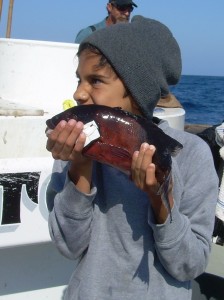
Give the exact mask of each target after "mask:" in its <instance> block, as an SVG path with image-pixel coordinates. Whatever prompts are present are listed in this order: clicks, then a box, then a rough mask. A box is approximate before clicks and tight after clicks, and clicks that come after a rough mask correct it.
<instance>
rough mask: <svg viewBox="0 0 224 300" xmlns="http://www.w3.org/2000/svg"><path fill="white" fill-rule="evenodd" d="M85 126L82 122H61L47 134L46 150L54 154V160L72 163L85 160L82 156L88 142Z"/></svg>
mask: <svg viewBox="0 0 224 300" xmlns="http://www.w3.org/2000/svg"><path fill="white" fill-rule="evenodd" d="M83 126H84V125H83V123H82V122H77V121H75V120H69V121H68V122H66V121H61V122H60V123H59V124H58V125H57V126H56V127H55V129H54V130H52V131H51V132H50V133H48V134H47V136H48V140H47V145H46V148H47V150H48V151H50V152H51V153H52V156H53V158H54V159H61V160H72V161H74V160H77V161H79V160H80V159H84V157H83V156H82V154H81V152H82V149H83V147H84V144H85V140H86V136H85V134H84V133H83Z"/></svg>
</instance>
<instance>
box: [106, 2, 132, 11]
mask: <svg viewBox="0 0 224 300" xmlns="http://www.w3.org/2000/svg"><path fill="white" fill-rule="evenodd" d="M111 4H112V5H113V6H114V7H116V9H117V10H119V11H127V10H128V11H129V12H132V11H133V9H134V8H133V6H132V5H117V4H115V3H111Z"/></svg>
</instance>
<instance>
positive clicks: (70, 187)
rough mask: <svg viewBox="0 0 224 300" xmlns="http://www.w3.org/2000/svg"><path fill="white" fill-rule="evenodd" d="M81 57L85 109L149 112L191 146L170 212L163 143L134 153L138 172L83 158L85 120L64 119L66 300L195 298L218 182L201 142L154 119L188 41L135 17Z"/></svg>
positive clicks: (61, 217) (83, 47) (56, 223)
mask: <svg viewBox="0 0 224 300" xmlns="http://www.w3.org/2000/svg"><path fill="white" fill-rule="evenodd" d="M77 55H78V58H79V63H78V67H77V71H76V73H77V77H78V79H79V81H78V86H77V90H76V91H75V93H74V99H75V100H76V101H77V103H78V105H88V104H96V105H107V106H109V107H121V108H122V109H124V110H126V111H129V112H130V113H134V114H137V115H140V116H143V117H145V118H147V119H148V120H150V121H153V122H154V124H156V125H157V126H158V127H159V128H160V129H162V130H163V131H164V132H165V133H166V134H168V135H170V136H171V137H172V138H174V139H176V140H177V141H178V142H179V143H181V144H182V145H183V149H182V150H181V151H180V152H179V153H178V154H177V156H175V157H173V158H172V172H171V177H169V178H170V180H169V185H168V187H169V188H168V199H169V200H168V203H169V205H170V207H171V211H170V210H169V209H168V208H167V205H166V203H164V201H163V197H162V195H161V194H160V193H158V191H159V190H160V184H159V179H158V177H157V176H158V172H157V171H158V166H157V165H156V164H155V163H153V162H154V160H153V156H154V155H155V151H156V149H155V146H154V145H149V144H147V143H143V144H142V145H141V147H140V149H139V150H138V151H135V152H134V154H133V157H132V166H131V176H128V175H127V174H125V173H123V172H122V171H120V170H118V169H115V168H113V167H111V166H108V165H105V164H102V163H99V162H96V161H92V160H91V159H90V158H87V157H84V156H83V155H82V150H83V147H84V143H85V139H86V136H85V133H84V132H83V126H84V125H83V123H81V122H80V121H78V122H77V121H75V120H69V121H67V122H66V121H61V122H60V123H59V124H58V125H57V126H56V127H55V129H54V130H53V131H51V132H49V134H48V140H47V145H46V147H47V149H48V151H50V152H51V153H52V156H53V158H54V159H55V163H54V168H53V173H52V176H51V180H50V183H49V185H48V188H47V204H48V207H49V210H50V213H49V230H50V235H51V238H52V241H53V242H54V244H55V245H56V247H57V248H58V249H59V251H60V253H62V254H63V255H64V256H66V257H67V258H69V259H72V260H76V263H77V265H76V267H75V270H74V273H73V275H72V276H71V279H70V282H69V284H68V287H67V289H66V295H65V299H66V300H78V299H80V300H93V299H97V300H118V299H123V300H136V299H138V300H150V299H156V300H170V299H172V300H180V299H181V300H190V299H191V294H192V292H191V280H192V279H194V278H196V277H197V276H199V275H200V274H201V273H203V272H204V270H205V268H206V266H207V263H208V259H209V254H210V249H211V243H212V232H213V227H214V218H215V208H216V203H217V197H218V178H217V174H216V171H215V167H214V162H213V158H212V155H211V151H210V149H209V147H208V145H207V144H206V143H205V142H204V141H203V140H202V139H201V138H199V137H198V136H196V135H193V134H190V133H188V132H185V131H182V130H177V129H174V128H171V127H169V125H168V123H167V121H165V120H160V119H158V118H154V117H153V111H154V108H155V106H156V105H157V102H158V101H159V99H160V97H161V95H162V96H165V95H167V94H169V85H174V84H176V83H177V82H178V80H179V78H180V75H181V54H180V49H179V46H178V44H177V42H176V40H175V38H174V37H173V35H172V33H171V32H170V30H169V29H168V28H167V27H166V26H165V25H163V24H162V23H160V22H158V21H156V20H152V19H148V18H144V17H142V16H134V17H133V18H132V20H131V22H130V23H119V24H115V25H114V26H109V27H108V28H104V29H102V30H99V31H95V32H94V33H93V34H91V35H90V36H89V37H87V38H86V39H85V40H84V41H83V42H82V43H81V44H80V45H79V50H78V54H77ZM149 130H150V129H149ZM124 138H125V137H124ZM161 143H162V141H161ZM166 183H167V182H166ZM171 214H172V222H171Z"/></svg>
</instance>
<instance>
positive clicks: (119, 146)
mask: <svg viewBox="0 0 224 300" xmlns="http://www.w3.org/2000/svg"><path fill="white" fill-rule="evenodd" d="M70 119H75V120H76V121H81V122H83V123H84V124H87V123H90V122H91V121H94V122H95V124H96V125H97V127H98V130H99V137H98V138H97V139H95V140H93V141H92V142H90V143H89V144H88V145H87V146H85V147H84V148H83V155H84V156H86V157H89V158H92V159H93V160H96V161H98V162H100V163H104V164H108V165H110V166H113V167H115V168H117V169H119V170H121V171H123V172H125V173H130V169H131V161H132V156H133V153H134V151H136V150H139V149H140V146H141V144H142V143H144V142H147V143H148V144H151V145H154V146H155V147H156V151H155V153H154V155H153V163H155V165H156V172H157V174H159V176H158V177H159V179H158V178H157V180H158V181H159V183H160V184H161V189H160V194H161V195H165V202H166V205H167V207H168V209H169V211H170V213H171V209H170V205H169V201H168V188H169V182H170V178H171V175H170V174H171V166H172V159H171V157H172V156H176V155H177V154H178V152H179V151H180V150H181V149H182V148H183V146H182V145H181V144H180V143H179V142H178V141H176V140H175V139H173V138H172V137H170V136H168V135H167V134H165V133H164V132H163V130H161V129H160V128H159V127H158V126H157V125H156V124H155V123H153V121H151V120H147V119H145V118H144V117H141V116H138V115H134V114H132V113H129V112H127V111H124V110H122V109H121V108H119V107H115V108H111V107H108V106H103V105H95V104H90V105H80V106H74V107H72V108H69V109H67V110H65V111H64V112H62V113H59V114H57V115H55V116H54V117H52V118H51V119H48V120H47V121H46V124H47V127H48V129H54V128H55V126H56V125H57V124H58V123H59V122H60V121H61V120H65V121H68V120H70ZM161 174H162V175H161ZM170 216H171V214H170ZM171 220H172V217H171Z"/></svg>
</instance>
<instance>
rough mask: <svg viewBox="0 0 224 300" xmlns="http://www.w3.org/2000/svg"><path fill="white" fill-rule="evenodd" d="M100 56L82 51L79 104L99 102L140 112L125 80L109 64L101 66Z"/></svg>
mask: <svg viewBox="0 0 224 300" xmlns="http://www.w3.org/2000/svg"><path fill="white" fill-rule="evenodd" d="M99 59H100V56H99V55H97V54H95V53H92V52H90V51H89V50H84V51H82V53H81V55H80V57H79V65H78V68H77V77H78V78H79V83H78V87H77V90H76V91H75V93H74V99H75V100H76V101H77V102H78V104H79V105H85V104H98V105H106V106H110V107H121V108H122V109H124V110H126V111H129V112H132V113H134V114H140V112H139V110H138V107H137V106H136V104H135V102H134V101H133V98H132V96H131V95H128V93H127V92H126V89H125V87H124V84H123V82H122V81H121V80H120V79H119V77H117V75H116V74H115V72H114V71H113V70H112V68H111V67H110V66H109V65H105V66H103V67H99V66H98V65H99Z"/></svg>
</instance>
